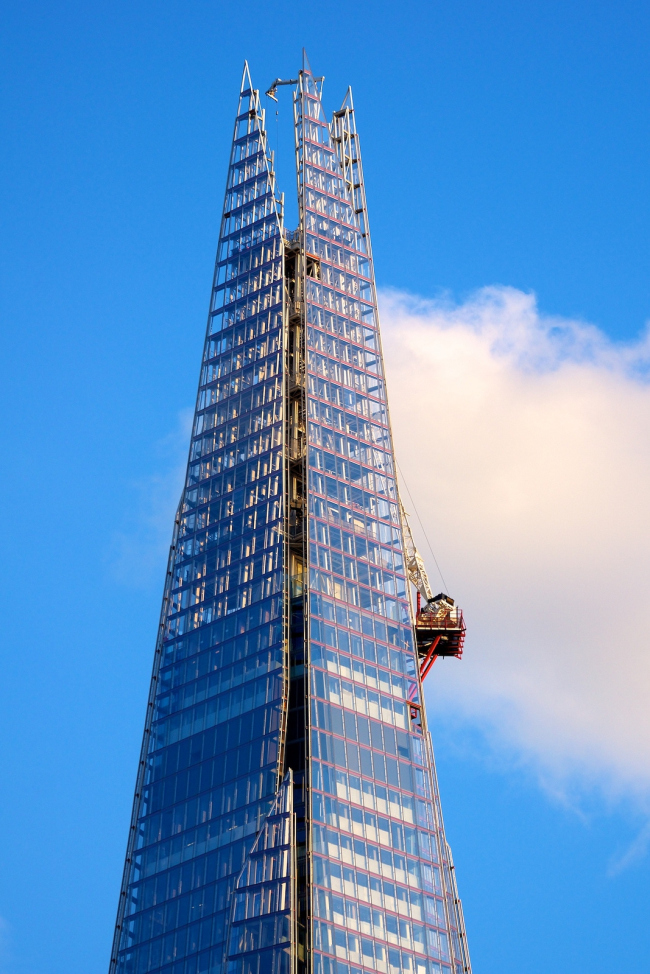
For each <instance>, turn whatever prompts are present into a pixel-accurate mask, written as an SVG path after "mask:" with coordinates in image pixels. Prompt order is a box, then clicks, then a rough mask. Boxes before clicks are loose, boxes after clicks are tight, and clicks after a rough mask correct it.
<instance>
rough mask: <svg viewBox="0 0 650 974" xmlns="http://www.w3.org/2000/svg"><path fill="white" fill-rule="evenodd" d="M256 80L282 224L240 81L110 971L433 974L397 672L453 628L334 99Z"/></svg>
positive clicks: (449, 924) (438, 887) (423, 771)
mask: <svg viewBox="0 0 650 974" xmlns="http://www.w3.org/2000/svg"><path fill="white" fill-rule="evenodd" d="M281 85H291V86H292V87H293V105H294V117H295V133H296V165H297V175H298V197H299V198H298V203H299V226H298V228H297V229H296V230H294V231H288V230H287V229H286V228H285V226H284V222H283V208H284V206H283V199H284V198H283V197H281V196H279V195H278V190H277V187H276V181H275V174H274V171H273V157H272V154H271V153H270V152H269V149H268V145H267V138H266V133H265V130H264V111H263V110H262V108H261V100H260V97H259V92H258V91H257V90H255V89H253V87H252V83H251V80H250V76H249V72H248V68H247V67H246V68H245V70H244V77H243V82H242V86H241V93H240V98H239V106H238V110H237V118H236V122H235V131H234V138H233V144H232V152H231V157H230V165H229V170H228V181H227V188H226V195H225V203H224V210H223V217H222V222H221V233H220V237H219V246H218V252H217V260H216V269H215V276H214V282H213V287H212V292H211V299H210V310H209V317H208V327H207V335H206V339H205V345H204V350H203V358H202V363H201V373H200V380H199V389H198V396H197V402H196V411H195V416H194V425H193V429H192V439H191V445H190V451H189V460H188V466H187V476H186V482H185V487H184V489H183V494H182V498H181V503H180V505H179V508H178V512H177V516H176V521H175V528H174V534H173V540H172V546H171V551H170V555H169V563H168V569H167V578H166V585H165V593H164V599H163V606H162V612H161V617H160V627H159V633H158V639H157V643H156V650H155V660H154V667H153V675H152V681H151V689H150V694H149V701H148V704H147V717H146V723H145V731H144V739H143V744H142V752H141V757H140V764H139V772H138V778H137V783H136V790H135V800H134V806H133V816H132V821H131V826H130V832H129V842H128V849H127V856H126V863H125V869H124V878H123V883H122V888H121V892H120V902H119V909H118V918H117V924H116V932H115V939H114V944H113V952H112V956H111V966H110V972H111V974H153V972H160V974H208V972H209V974H303V972H304V974H311V972H313V974H361V972H362V971H365V972H375V971H379V972H382V974H397V972H400V974H401V972H408V974H460V972H461V971H469V970H470V964H469V955H468V952H467V946H466V942H465V933H464V928H463V920H462V913H461V909H460V902H459V900H458V895H457V891H456V886H455V880H454V872H453V865H452V862H451V854H450V852H449V848H448V846H447V843H446V840H445V834H444V828H443V823H442V816H441V811H440V803H439V799H438V790H437V784H436V776H435V767H434V761H433V753H432V750H431V744H430V740H429V736H428V733H427V730H426V717H425V714H424V710H423V706H422V678H423V676H424V675H426V673H427V672H428V670H429V668H430V666H431V664H432V662H433V661H434V660H435V658H436V656H438V655H459V654H460V652H461V648H462V640H463V635H464V626H463V622H462V615H461V614H460V613H459V612H458V610H457V609H456V607H455V606H454V605H453V602H452V601H451V600H450V599H448V598H447V597H446V596H444V595H442V594H441V595H440V596H436V597H432V595H431V591H430V589H429V587H428V581H427V579H426V572H425V571H424V566H423V564H422V561H421V559H420V558H419V556H418V554H417V551H416V550H415V548H414V546H413V543H412V539H411V536H410V531H409V529H408V523H407V521H406V518H405V515H404V513H403V509H402V508H401V505H400V503H399V497H398V491H397V483H396V476H395V461H394V455H393V444H392V438H391V430H390V423H389V415H388V406H387V401H386V387H385V380H384V369H383V363H382V354H381V345H380V338H379V322H378V317H377V305H376V296H375V284H374V274H373V264H372V252H371V247H370V236H369V232H368V221H367V215H366V201H365V194H364V184H363V173H362V168H361V157H360V152H359V140H358V136H357V133H356V127H355V121H354V109H353V104H352V97H351V93H350V92H349V91H348V94H347V96H346V98H345V100H344V102H343V106H342V108H341V109H340V111H337V112H335V113H334V116H333V119H332V121H331V123H330V122H328V121H327V120H326V118H325V115H324V112H323V108H322V105H321V88H322V79H319V78H315V77H314V76H313V74H312V72H311V69H310V68H309V66H308V64H307V63H306V60H305V61H304V62H303V68H302V69H301V70H300V71H299V72H298V76H297V78H295V79H291V80H290V81H281V80H280V79H278V80H277V81H276V82H274V84H273V85H272V87H271V89H269V92H267V94H268V95H269V96H270V97H271V98H274V97H275V96H276V92H277V88H278V87H279V86H281ZM411 583H414V584H415V586H417V588H418V594H417V607H416V608H414V607H413V606H412V603H411V595H410V594H409V585H410V584H411ZM421 596H424V602H421Z"/></svg>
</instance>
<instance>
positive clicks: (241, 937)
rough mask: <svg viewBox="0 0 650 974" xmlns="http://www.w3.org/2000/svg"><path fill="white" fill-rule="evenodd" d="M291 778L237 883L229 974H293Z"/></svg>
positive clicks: (230, 926)
mask: <svg viewBox="0 0 650 974" xmlns="http://www.w3.org/2000/svg"><path fill="white" fill-rule="evenodd" d="M294 843H295V839H294V815H293V778H292V774H291V772H290V771H289V772H288V773H287V775H286V776H285V779H284V781H283V784H282V787H281V788H280V791H279V792H278V796H277V798H276V800H275V802H274V803H273V805H272V807H271V809H270V811H269V813H268V815H267V816H266V818H265V820H264V824H263V826H262V828H261V830H260V832H259V835H258V837H257V839H256V840H255V843H254V845H253V847H252V849H251V851H250V853H249V854H248V857H247V859H246V862H245V863H244V866H243V868H242V870H241V873H240V874H239V876H238V877H237V879H236V881H235V885H234V891H233V896H232V901H231V908H230V924H229V929H228V936H227V938H226V939H227V956H226V961H227V964H226V968H225V970H226V974H291V971H292V969H293V965H292V949H293V945H294V942H295V932H294V925H295V844H294Z"/></svg>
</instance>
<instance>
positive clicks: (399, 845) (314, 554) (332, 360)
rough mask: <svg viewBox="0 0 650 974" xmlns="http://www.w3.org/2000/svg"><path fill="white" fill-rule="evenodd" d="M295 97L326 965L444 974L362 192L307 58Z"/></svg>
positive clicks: (440, 853)
mask: <svg viewBox="0 0 650 974" xmlns="http://www.w3.org/2000/svg"><path fill="white" fill-rule="evenodd" d="M299 104H300V112H299V114H298V118H297V131H298V137H297V142H298V146H299V151H300V152H301V153H302V165H299V172H300V173H301V177H302V185H301V215H302V224H303V233H304V243H305V251H306V285H305V297H306V318H307V383H308V384H307V411H308V420H309V426H308V435H309V445H308V464H307V465H308V476H309V534H310V543H309V560H310V575H309V582H310V592H311V600H310V603H311V604H310V652H311V670H312V672H311V687H310V697H311V714H310V726H311V767H310V781H311V818H312V857H313V858H312V888H313V894H312V912H313V920H312V945H313V951H314V970H315V971H318V972H321V971H323V972H324V971H327V972H329V971H334V970H336V971H337V974H338V972H342V971H344V970H345V971H347V970H350V971H352V972H354V971H355V970H360V968H361V967H365V968H367V969H370V970H373V971H382V972H386V974H388V972H393V971H397V970H399V971H403V970H404V971H413V972H416V971H417V972H418V974H420V972H422V974H424V972H427V974H429V972H433V971H436V972H438V971H443V972H447V974H448V972H450V971H451V970H452V966H451V965H453V967H455V968H456V969H457V970H462V962H461V954H460V949H459V947H458V945H457V935H456V934H457V931H456V922H455V915H454V914H453V911H452V910H451V909H450V906H451V902H450V896H449V892H448V884H446V882H445V868H446V864H447V860H446V843H445V842H444V835H443V832H442V823H441V820H440V818H439V816H438V815H437V814H436V806H435V804H434V794H433V787H434V779H433V777H432V773H431V772H432V756H431V755H430V752H429V744H428V739H427V736H426V734H424V733H423V726H422V723H421V720H420V717H419V714H420V709H419V706H417V705H419V704H420V700H421V688H420V684H419V674H418V673H417V670H416V662H415V656H414V649H413V638H412V623H411V615H410V606H409V603H408V600H407V592H406V578H405V573H404V564H403V540H402V532H401V523H400V518H399V512H398V505H397V489H396V483H395V474H394V463H393V454H392V443H391V435H390V427H389V422H388V412H387V408H386V390H385V384H384V378H383V365H382V360H381V352H380V344H379V335H378V318H377V309H376V301H375V292H374V279H373V271H372V260H371V254H370V247H369V239H368V236H367V222H366V221H365V216H364V214H363V206H364V205H365V203H364V201H363V200H362V199H361V200H360V199H359V197H358V196H357V198H356V199H355V196H354V193H355V186H354V185H353V186H351V187H350V186H348V184H347V182H346V179H345V175H344V170H343V169H342V168H341V162H340V159H339V155H338V153H337V148H336V144H335V143H334V141H333V138H332V133H331V131H330V127H329V125H328V124H327V122H326V121H325V118H324V114H323V110H322V106H321V102H320V94H319V91H318V88H317V85H316V83H315V82H314V80H313V77H312V76H311V74H310V72H309V71H306V72H303V75H302V90H301V96H300V102H299ZM348 114H349V113H348ZM335 131H338V133H339V135H338V136H337V138H338V141H339V146H340V145H341V126H340V125H339V126H338V128H337V127H336V126H335ZM348 135H349V131H348ZM354 138H355V139H356V133H355V137H354ZM347 144H348V147H349V145H350V139H349V138H348V143H347ZM353 145H354V156H355V158H354V160H353V164H352V171H354V172H357V173H360V158H359V154H358V141H354V143H353ZM355 167H356V168H355ZM360 203H361V205H360ZM357 211H359V212H357ZM360 216H362V217H363V219H360ZM310 255H311V256H310ZM336 650H337V651H338V652H335V651H336ZM334 673H336V674H337V675H336V676H335V675H334ZM405 700H408V701H410V702H412V703H414V704H416V707H415V709H412V708H411V706H406V705H405ZM412 715H415V718H416V719H415V720H412V719H411V717H412ZM335 958H336V960H335ZM337 965H338V966H337Z"/></svg>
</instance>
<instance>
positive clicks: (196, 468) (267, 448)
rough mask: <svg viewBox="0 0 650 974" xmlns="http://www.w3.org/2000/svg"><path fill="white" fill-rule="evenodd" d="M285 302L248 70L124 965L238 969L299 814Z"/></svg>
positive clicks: (120, 963)
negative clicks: (240, 914)
mask: <svg viewBox="0 0 650 974" xmlns="http://www.w3.org/2000/svg"><path fill="white" fill-rule="evenodd" d="M282 301H283V297H282V236H281V223H280V217H279V216H278V213H277V211H276V203H275V195H274V186H273V182H272V176H271V174H270V166H269V160H268V154H267V149H266V139H265V134H264V132H263V130H262V113H261V109H260V105H259V100H258V96H257V94H256V93H255V92H253V91H252V90H251V85H250V79H249V77H248V72H247V71H246V72H245V75H244V82H243V84H242V93H241V97H240V106H239V111H238V119H237V123H236V127H235V138H234V141H233V146H232V152H231V161H230V168H229V174H228V188H227V193H226V200H225V205H224V215H223V220H222V225H221V235H220V240H219V249H218V253H217V266H216V271H215V280H214V287H213V292H212V299H211V303H210V311H209V321H208V329H207V336H206V341H205V347H204V353H203V362H202V368H201V376H200V385H199V392H198V398H197V404H196V411H195V416H194V424H193V430H192V442H191V447H190V455H189V462H188V469H187V477H186V484H185V488H184V492H183V497H182V501H181V507H180V509H179V517H178V527H177V536H176V539H175V547H174V549H173V555H172V558H171V561H170V576H169V581H168V589H167V598H166V601H165V604H164V612H163V619H162V631H163V639H162V642H161V644H160V646H159V649H160V665H159V669H158V671H157V673H156V674H155V691H154V693H153V695H152V699H151V704H150V707H151V711H152V715H151V719H150V721H149V722H148V726H147V730H146V732H145V738H146V741H147V744H146V747H145V756H144V761H145V775H144V780H143V781H142V787H141V792H140V795H139V798H138V799H137V803H136V811H135V818H134V841H133V842H132V843H131V849H130V856H129V858H130V863H129V866H128V871H127V873H128V874H127V882H126V884H125V887H124V891H123V900H124V905H123V908H122V909H123V916H122V920H121V928H122V929H121V933H120V942H119V954H118V955H117V958H116V960H115V961H114V965H113V970H114V971H116V972H120V974H127V972H128V974H139V972H154V971H161V970H164V971H165V974H171V972H172V971H173V972H177V971H178V972H180V971H183V972H189V971H191V972H192V974H198V972H204V971H205V972H207V971H211V972H213V971H221V970H222V965H223V960H224V956H225V951H226V928H227V923H228V918H229V915H230V914H229V910H230V902H231V891H232V888H233V884H234V882H235V878H236V877H237V876H238V874H240V873H241V870H242V867H243V866H244V869H245V868H246V866H245V864H248V867H250V865H251V863H252V862H253V861H254V855H257V857H258V859H257V861H258V862H262V861H263V859H264V856H265V855H266V853H265V852H261V851H259V850H260V849H261V844H262V845H263V844H264V842H267V844H268V841H270V840H269V839H268V836H269V835H270V832H269V830H271V829H272V828H273V827H274V825H273V824H272V823H274V822H279V821H281V820H282V816H283V815H284V816H285V818H286V817H287V815H288V814H289V813H288V812H287V811H286V809H284V805H283V802H284V804H285V805H286V787H285V788H284V790H283V791H282V793H281V797H280V798H279V799H278V800H276V801H275V804H274V798H275V795H276V790H277V787H278V782H279V778H280V773H281V770H280V767H279V734H280V727H281V718H282V705H283V699H284V694H285V689H284V688H285V670H286V663H285V658H284V641H283V640H284V634H283V622H282V619H283V576H284V561H283V541H282V538H283V528H282V520H283V517H284V507H283V493H282V447H283V436H282V376H281V355H282V349H281V342H282ZM271 807H273V809H274V811H273V814H272V815H271V816H270V817H269V809H270V808H271ZM264 822H265V823H266V824H265V825H264V827H263V830H262V832H261V833H260V835H259V837H258V838H257V839H256V836H257V835H258V832H259V830H260V827H261V826H262V823H264ZM254 843H256V844H255V845H254ZM252 848H254V849H257V850H258V852H257V853H255V854H254V855H253V859H251V849H252ZM269 848H271V846H269ZM285 851H286V850H285V849H284V847H282V848H280V847H278V854H280V853H282V854H284V852H285ZM269 856H272V853H269ZM247 857H248V858H247ZM269 861H271V860H270V859H269ZM241 875H243V873H241ZM240 879H241V877H240ZM276 914H277V915H275V914H274V916H273V917H272V918H271V919H272V921H273V923H274V924H276V921H277V924H276V925H277V929H276V927H275V926H274V932H273V935H272V936H271V934H270V933H269V930H268V929H267V927H266V926H265V924H266V922H267V919H268V918H265V919H264V921H262V924H261V928H260V933H259V935H260V937H261V938H262V939H261V941H260V942H264V943H266V942H267V940H269V937H271V940H270V941H269V943H270V944H271V945H273V944H279V943H280V942H281V940H280V938H281V937H282V936H284V932H285V930H284V926H282V924H283V923H284V917H285V913H283V912H281V911H277V910H276ZM233 929H234V928H233ZM249 933H250V936H253V933H252V927H251V929H250V931H248V932H247V934H246V936H248V935H249ZM273 949H274V948H273ZM170 965H173V966H170ZM269 969H270V968H269ZM280 969H281V968H278V970H280Z"/></svg>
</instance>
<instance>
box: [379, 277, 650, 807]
mask: <svg viewBox="0 0 650 974" xmlns="http://www.w3.org/2000/svg"><path fill="white" fill-rule="evenodd" d="M382 312H383V315H382V330H383V337H384V352H385V359H386V368H387V374H388V389H389V397H390V404H391V418H392V423H393V430H394V436H395V443H396V448H397V453H398V457H399V460H400V464H401V466H402V469H403V471H404V474H405V476H406V479H407V481H408V484H409V487H410V489H411V492H412V494H413V496H414V498H415V502H416V504H417V507H418V510H419V512H420V515H421V517H422V520H423V522H424V524H425V526H426V531H427V534H428V536H429V538H430V539H431V541H432V543H433V547H434V550H435V552H436V555H437V558H438V560H439V562H440V564H441V568H442V571H443V573H444V574H445V576H446V577H447V580H448V582H449V585H450V586H451V587H452V591H451V592H450V594H451V595H453V596H454V597H456V598H457V599H458V600H459V602H460V603H461V605H462V607H463V609H464V611H465V615H466V619H467V623H468V638H467V642H466V650H465V655H464V657H463V660H462V661H461V662H460V663H456V662H455V661H449V662H446V663H445V664H444V665H441V664H438V666H437V667H436V670H437V672H436V670H434V677H430V678H429V681H428V683H429V689H428V692H429V694H431V695H432V696H431V701H432V703H433V705H434V706H436V707H437V708H439V709H443V711H444V712H445V713H446V714H448V715H449V719H450V720H451V719H454V716H453V715H457V716H458V717H459V718H460V719H463V720H470V721H473V722H476V721H478V722H479V723H480V724H481V725H482V726H483V727H484V728H486V729H487V730H488V732H489V734H490V735H492V739H493V740H494V738H495V735H496V738H497V739H498V741H499V742H500V743H501V744H502V745H507V746H508V747H509V748H510V749H512V748H514V749H516V752H518V754H519V756H520V757H521V758H523V759H524V760H528V761H532V762H534V763H535V764H536V766H537V768H538V769H539V771H540V772H541V773H542V774H543V775H544V776H545V777H546V779H547V781H551V782H553V783H554V784H555V785H556V786H557V785H558V783H559V784H560V786H562V787H563V786H564V785H565V784H566V783H567V782H575V781H577V780H581V781H583V782H584V781H585V780H587V781H591V782H592V783H593V782H598V783H599V784H600V786H602V787H603V788H604V789H605V790H606V792H607V793H609V794H610V795H612V796H621V795H635V796H636V797H637V798H641V799H642V800H643V801H644V803H645V801H647V799H648V797H649V796H650V752H649V748H648V741H649V740H650V706H649V699H648V698H649V694H648V690H649V687H650V600H649V599H648V582H649V580H650V504H649V494H650V489H649V488H650V384H649V383H648V381H647V376H648V366H649V364H650V342H649V341H648V339H644V340H643V341H642V342H639V343H638V344H636V345H629V346H619V345H616V344H613V343H612V342H610V341H609V340H608V339H607V337H606V336H604V335H603V334H602V333H601V332H600V331H599V330H598V329H597V328H595V327H594V326H591V325H588V324H585V323H583V322H579V321H568V320H560V319H556V318H549V317H546V316H544V315H542V314H541V313H540V312H539V311H538V309H537V307H536V304H535V299H534V296H532V295H527V294H523V293H522V292H520V291H517V290H514V289H511V288H496V287H494V288H486V289H483V290H482V291H480V292H478V293H477V294H475V295H473V296H472V297H471V298H469V299H468V300H467V301H466V302H465V303H463V304H461V305H457V306H456V305H451V304H449V303H444V302H438V303H433V302H423V301H418V300H416V299H414V298H412V297H409V296H407V295H404V294H400V293H396V292H384V294H383V300H382ZM407 507H408V501H407ZM414 529H415V532H416V534H417V532H418V527H417V522H414ZM422 548H423V554H424V556H425V560H429V559H428V558H427V555H428V552H427V550H426V545H425V544H423V545H422ZM432 568H433V566H432ZM431 574H432V575H435V569H434V570H433V571H432V572H431ZM434 584H435V583H434Z"/></svg>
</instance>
